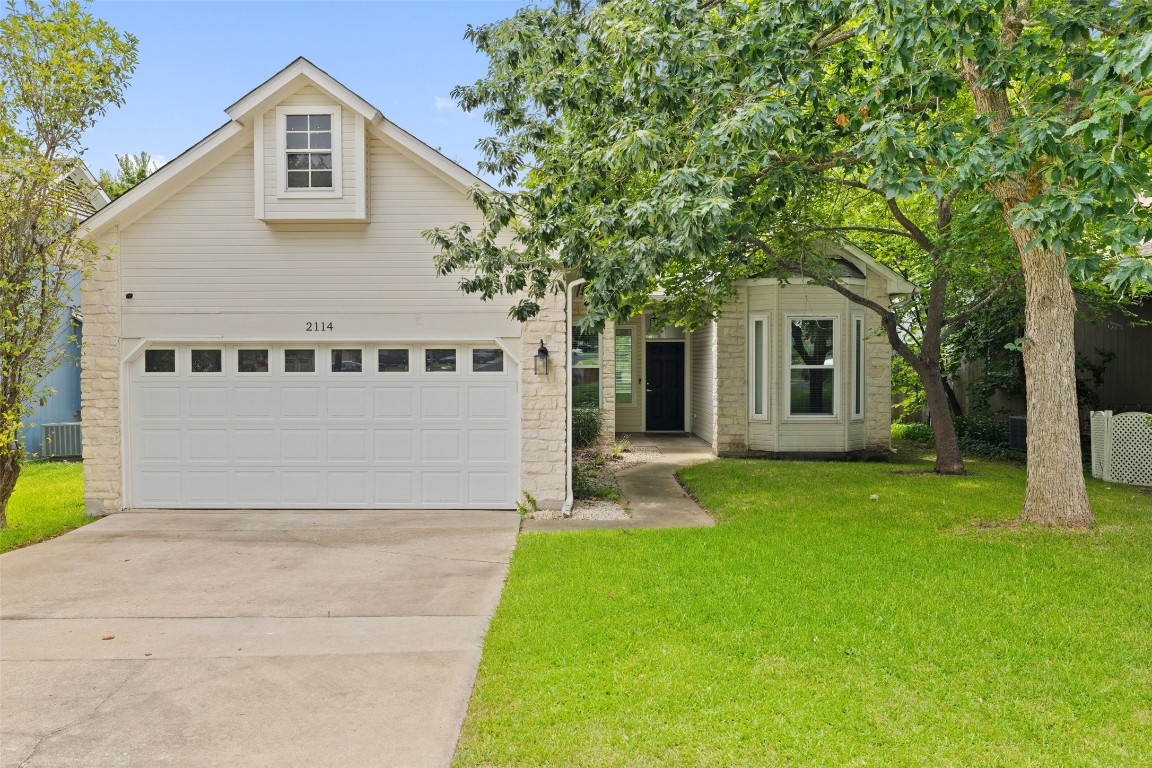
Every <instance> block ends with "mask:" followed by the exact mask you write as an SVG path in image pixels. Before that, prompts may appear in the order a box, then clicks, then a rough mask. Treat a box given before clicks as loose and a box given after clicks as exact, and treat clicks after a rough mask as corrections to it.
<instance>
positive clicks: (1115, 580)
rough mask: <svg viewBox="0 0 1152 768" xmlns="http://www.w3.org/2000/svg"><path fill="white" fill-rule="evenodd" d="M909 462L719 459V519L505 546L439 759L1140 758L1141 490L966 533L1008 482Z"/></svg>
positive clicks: (1144, 630)
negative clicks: (1069, 528) (1071, 519)
mask: <svg viewBox="0 0 1152 768" xmlns="http://www.w3.org/2000/svg"><path fill="white" fill-rule="evenodd" d="M929 458H930V457H927V456H922V455H918V456H905V457H903V458H902V459H901V461H900V463H897V464H833V463H814V462H771V461H740V460H719V461H716V462H712V463H709V464H706V465H701V466H696V467H692V468H689V469H687V470H685V471H683V473H682V477H683V480H684V481H685V482H686V483H687V484H688V485H689V486H690V487H691V488H692V489H693V490H694V492H695V493H696V494H697V495H698V497H699V499H700V500H701V502H702V504H703V505H704V506H705V507H706V508H708V509H709V510H711V511H712V512H713V513H714V514H715V515H716V516H717V517H718V518H719V519H720V520H721V521H722V523H723V524H722V525H720V526H718V527H716V528H715V529H697V530H668V531H634V532H625V531H619V532H617V531H612V532H607V531H605V532H581V533H565V534H528V535H524V536H522V537H521V539H520V542H519V545H518V547H517V550H516V552H515V555H514V557H513V561H512V567H511V571H510V574H509V578H508V583H507V587H506V589H505V592H504V596H503V599H502V601H501V604H500V607H499V609H498V611H497V613H496V616H495V618H494V621H493V623H492V627H491V631H490V633H489V635H488V638H487V640H486V642H485V649H484V657H483V661H482V663H481V668H480V675H479V679H478V682H477V686H476V690H475V693H474V695H473V699H472V703H471V708H470V711H469V714H468V718H467V722H466V724H465V728H464V733H463V736H462V739H461V742H460V746H459V749H458V752H457V755H456V761H455V764H456V765H457V766H545V765H546V766H570V765H579V766H777V765H779V766H842V765H852V766H885V767H887V766H934V767H935V766H1014V767H1015V766H1141V765H1152V495H1147V494H1145V493H1142V492H1139V491H1138V490H1136V489H1133V488H1131V487H1125V486H1112V487H1106V486H1105V485H1104V484H1102V483H1098V482H1093V481H1089V493H1090V495H1091V498H1092V502H1093V507H1094V510H1095V512H1096V514H1097V516H1098V518H1099V523H1100V524H1099V527H1098V528H1097V530H1095V531H1094V532H1092V533H1089V534H1072V533H1066V532H1055V531H1048V530H1040V529H1034V528H1021V529H1017V528H1012V527H999V528H981V527H979V526H977V525H974V523H975V522H979V521H998V520H1004V519H1007V518H1011V517H1014V516H1015V514H1016V513H1017V511H1018V510H1019V507H1020V504H1021V501H1022V498H1023V490H1024V471H1023V469H1022V468H1021V467H1019V466H1015V465H1009V464H998V463H991V462H987V461H977V460H973V461H971V462H970V463H969V467H970V469H971V470H972V473H971V475H969V476H966V477H960V478H949V477H939V476H936V475H933V474H930V473H921V472H920V470H923V469H926V468H928V467H929V466H930V465H929V464H928V463H927V460H928V459H929ZM898 473H901V474H898ZM872 494H877V495H878V496H879V498H878V499H877V500H871V499H870V498H869V497H870V495H872Z"/></svg>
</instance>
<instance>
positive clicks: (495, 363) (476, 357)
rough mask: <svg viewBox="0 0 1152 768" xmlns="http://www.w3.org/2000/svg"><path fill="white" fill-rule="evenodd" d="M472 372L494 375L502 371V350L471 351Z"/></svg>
mask: <svg viewBox="0 0 1152 768" xmlns="http://www.w3.org/2000/svg"><path fill="white" fill-rule="evenodd" d="M472 370H473V371H482V372H485V373H496V372H499V371H502V370H504V350H502V349H474V350H472Z"/></svg>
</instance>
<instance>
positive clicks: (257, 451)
mask: <svg viewBox="0 0 1152 768" xmlns="http://www.w3.org/2000/svg"><path fill="white" fill-rule="evenodd" d="M249 346H250V345H249ZM257 346H261V347H264V346H266V347H267V348H268V349H269V350H270V352H269V359H270V361H276V363H277V364H273V365H271V366H270V368H271V370H270V371H269V372H266V373H263V372H262V373H243V374H242V373H239V372H237V371H236V369H235V368H236V366H235V363H234V361H235V359H236V347H226V349H225V351H224V355H223V359H224V360H226V361H232V362H231V363H230V364H229V365H225V370H224V371H223V372H212V373H210V374H205V373H192V372H183V373H180V372H178V373H175V374H162V375H161V374H150V375H148V374H144V373H143V371H142V370H141V369H142V365H141V366H138V367H137V369H134V370H133V374H132V380H131V389H130V396H129V402H130V404H131V411H130V414H129V419H130V422H131V423H130V427H129V428H130V430H131V432H130V437H131V440H130V443H129V461H130V462H131V466H130V468H129V473H130V482H131V485H130V487H131V488H132V493H133V498H132V499H131V503H132V504H133V506H138V507H145V506H147V507H161V508H163V507H177V508H179V507H201V508H228V507H242V508H244V507H246V508H295V507H300V508H333V509H340V508H386V507H391V508H464V507H477V508H497V509H499V508H505V509H507V508H510V507H512V506H513V505H514V504H515V497H516V493H517V489H518V484H519V472H518V460H519V444H518V431H519V430H518V421H519V400H518V395H517V392H516V381H515V377H516V375H517V373H518V372H517V371H516V370H515V369H514V367H511V366H509V367H508V370H507V371H505V372H502V373H492V372H483V373H477V372H473V371H471V370H470V369H469V370H461V371H436V372H428V371H424V370H422V369H414V370H412V371H410V372H377V371H375V370H372V369H369V370H367V371H364V372H355V373H344V372H341V373H332V372H329V371H327V370H324V369H321V370H320V371H317V372H315V373H295V372H294V373H285V372H284V371H283V366H281V365H278V362H279V361H281V360H282V359H283V349H282V348H281V347H278V346H276V345H272V344H267V345H257ZM290 346H291V347H292V348H293V349H296V348H299V347H302V346H305V345H302V344H292V345H290ZM311 346H313V348H315V349H316V359H317V360H323V359H327V357H328V351H327V349H326V348H325V347H324V346H323V345H311ZM448 346H452V345H451V344H445V343H441V342H438V343H437V347H436V348H437V349H439V348H441V347H448ZM456 346H457V349H458V355H457V356H458V358H459V359H461V360H470V359H471V356H470V355H469V354H467V349H466V347H467V345H463V344H460V345H456ZM245 348H247V347H245ZM412 348H413V349H414V351H413V354H412V358H411V359H413V360H421V359H422V358H423V357H424V355H423V354H422V352H421V351H420V345H412ZM188 354H189V352H188V350H187V347H184V348H181V349H178V350H177V357H178V359H179V360H185V358H186V356H187V355H188ZM373 354H374V353H372V352H371V351H370V352H369V353H368V359H371V358H372V357H373ZM421 368H422V366H421ZM180 370H181V371H183V370H184V367H181V368H180Z"/></svg>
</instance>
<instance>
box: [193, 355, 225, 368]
mask: <svg viewBox="0 0 1152 768" xmlns="http://www.w3.org/2000/svg"><path fill="white" fill-rule="evenodd" d="M223 370H224V353H223V352H221V351H220V350H219V349H194V350H192V373H221V372H223Z"/></svg>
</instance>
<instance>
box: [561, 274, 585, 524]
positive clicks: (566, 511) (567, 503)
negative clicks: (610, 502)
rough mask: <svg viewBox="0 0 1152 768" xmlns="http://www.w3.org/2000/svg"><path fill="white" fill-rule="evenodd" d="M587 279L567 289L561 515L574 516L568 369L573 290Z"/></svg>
mask: <svg viewBox="0 0 1152 768" xmlns="http://www.w3.org/2000/svg"><path fill="white" fill-rule="evenodd" d="M586 282H587V280H585V279H584V278H580V279H578V280H573V281H572V282H570V283H568V289H567V291H565V299H566V301H565V303H564V316H565V320H566V323H567V325H565V327H564V338H565V339H566V342H567V343H565V345H564V354H565V355H566V361H565V364H564V375H565V376H567V377H568V382H567V384H566V385H565V389H566V390H567V397H565V401H566V402H565V405H564V414H565V418H566V424H565V430H564V439H565V441H566V451H567V458H566V460H565V462H564V488H565V490H566V491H567V492H566V494H565V496H564V506H562V507H561V508H560V516H561V517H572V502H573V497H572V373H571V371H569V370H568V368H569V366H571V365H572V352H571V347H572V338H571V337H572V292H573V291H574V290H575V289H576V287H577V286H580V285H583V284H584V283H586Z"/></svg>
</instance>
